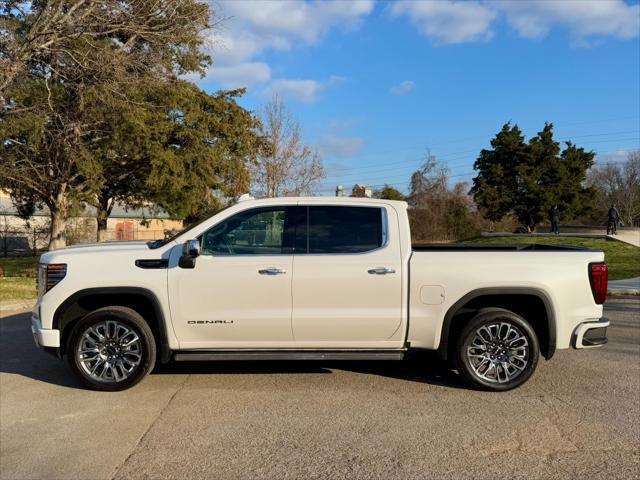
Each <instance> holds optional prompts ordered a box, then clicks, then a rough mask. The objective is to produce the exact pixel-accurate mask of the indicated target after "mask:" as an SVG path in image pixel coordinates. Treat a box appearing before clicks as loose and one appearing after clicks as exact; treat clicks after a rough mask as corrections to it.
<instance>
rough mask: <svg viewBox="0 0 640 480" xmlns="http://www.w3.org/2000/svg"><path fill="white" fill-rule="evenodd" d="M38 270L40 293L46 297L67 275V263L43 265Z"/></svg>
mask: <svg viewBox="0 0 640 480" xmlns="http://www.w3.org/2000/svg"><path fill="white" fill-rule="evenodd" d="M39 267H40V268H39V269H38V293H39V294H40V295H44V294H45V293H47V292H48V291H49V290H51V289H52V288H53V287H55V286H56V285H57V284H58V283H60V281H61V280H62V279H63V278H64V277H66V275H67V264H66V263H48V264H44V263H41V264H40V265H39Z"/></svg>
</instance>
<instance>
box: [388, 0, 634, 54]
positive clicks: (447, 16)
mask: <svg viewBox="0 0 640 480" xmlns="http://www.w3.org/2000/svg"><path fill="white" fill-rule="evenodd" d="M390 11H391V15H392V16H394V17H400V16H406V17H408V18H409V20H410V22H411V23H413V24H414V25H415V26H416V28H417V29H418V31H419V32H420V33H421V34H423V35H424V36H426V37H429V38H431V39H433V40H434V41H435V42H436V43H465V42H476V41H486V40H489V39H490V38H491V37H492V36H493V26H494V24H495V23H496V21H497V20H498V19H501V18H503V19H504V20H506V23H507V25H509V27H511V28H513V29H514V30H515V31H516V32H517V33H518V34H519V35H520V36H522V37H525V38H542V37H544V36H546V35H547V34H548V33H549V32H550V31H551V29H553V28H555V27H563V28H566V29H568V30H569V32H570V34H571V36H572V37H573V39H574V41H576V43H577V44H584V43H587V42H588V40H590V39H593V38H602V37H614V38H621V39H629V38H636V37H638V36H639V35H640V5H638V4H634V5H631V4H628V3H626V2H625V1H624V0H553V1H552V0H548V1H540V0H518V1H498V0H484V1H481V0H470V1H461V0H422V1H409V0H401V1H398V2H396V3H394V4H393V5H392V6H391V8H390Z"/></svg>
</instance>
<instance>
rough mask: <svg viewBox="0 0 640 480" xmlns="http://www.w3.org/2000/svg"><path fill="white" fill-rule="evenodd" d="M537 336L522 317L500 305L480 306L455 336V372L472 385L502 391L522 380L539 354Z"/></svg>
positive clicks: (531, 369) (533, 367)
mask: <svg viewBox="0 0 640 480" xmlns="http://www.w3.org/2000/svg"><path fill="white" fill-rule="evenodd" d="M539 352H540V347H539V344H538V338H537V337H536V334H535V332H534V331H533V328H531V326H530V325H529V324H528V323H527V321H526V320H525V319H523V318H522V317H521V316H519V315H516V314H515V313H513V312H511V311H509V310H504V309H501V308H491V309H484V310H481V311H480V312H478V314H477V315H476V316H475V317H474V318H472V319H471V321H470V322H469V323H468V324H467V325H465V327H464V328H463V329H462V332H461V333H460V335H459V337H458V342H457V348H456V364H457V367H458V371H459V372H460V374H461V375H462V376H463V377H464V379H465V380H466V381H467V382H468V383H469V384H470V385H471V386H473V387H475V388H478V389H482V390H493V391H505V390H511V389H512V388H516V387H518V386H520V385H522V384H523V383H524V382H526V381H527V380H528V379H529V377H530V376H531V375H532V374H533V372H534V370H535V369H536V365H537V364H538V359H539V357H540V353H539Z"/></svg>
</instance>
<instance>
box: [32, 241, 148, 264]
mask: <svg viewBox="0 0 640 480" xmlns="http://www.w3.org/2000/svg"><path fill="white" fill-rule="evenodd" d="M145 252H152V250H151V249H150V248H149V246H148V245H147V242H146V241H144V240H138V241H129V242H104V243H89V244H84V245H72V246H69V247H65V248H61V249H60V250H54V251H52V252H46V253H44V254H42V256H41V257H40V262H41V263H55V262H57V261H64V259H65V258H69V257H77V256H81V255H85V254H109V253H124V254H127V253H131V254H134V253H140V254H143V253H145ZM158 253H159V252H158ZM153 256H154V257H155V256H156V255H153Z"/></svg>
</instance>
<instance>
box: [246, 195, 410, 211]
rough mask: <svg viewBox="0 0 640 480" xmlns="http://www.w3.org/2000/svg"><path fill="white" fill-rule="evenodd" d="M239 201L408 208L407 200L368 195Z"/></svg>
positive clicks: (248, 198)
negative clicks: (376, 204)
mask: <svg viewBox="0 0 640 480" xmlns="http://www.w3.org/2000/svg"><path fill="white" fill-rule="evenodd" d="M243 197H244V198H243ZM238 202H239V203H244V202H252V203H253V202H256V203H267V204H277V203H292V202H310V203H323V204H329V203H336V204H342V205H344V204H348V203H354V204H358V203H362V204H372V203H374V204H375V203H379V204H382V205H396V206H398V207H400V208H406V207H407V202H404V201H399V200H384V199H380V198H368V197H329V196H326V197H322V196H313V197H271V198H253V197H250V196H244V195H243V196H242V197H240V199H239V200H238Z"/></svg>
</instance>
